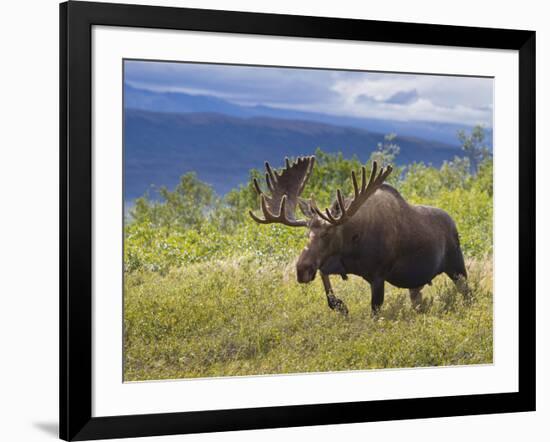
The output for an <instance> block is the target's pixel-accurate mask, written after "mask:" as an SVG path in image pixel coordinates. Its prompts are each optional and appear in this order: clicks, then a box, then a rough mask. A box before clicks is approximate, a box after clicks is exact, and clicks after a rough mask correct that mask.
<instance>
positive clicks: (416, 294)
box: [409, 287, 422, 310]
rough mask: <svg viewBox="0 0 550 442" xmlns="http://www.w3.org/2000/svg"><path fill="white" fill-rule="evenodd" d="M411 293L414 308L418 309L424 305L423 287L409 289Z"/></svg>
mask: <svg viewBox="0 0 550 442" xmlns="http://www.w3.org/2000/svg"><path fill="white" fill-rule="evenodd" d="M409 295H410V297H411V303H412V306H413V308H414V309H415V310H416V309H418V308H419V307H420V306H421V305H422V287H416V288H414V289H409Z"/></svg>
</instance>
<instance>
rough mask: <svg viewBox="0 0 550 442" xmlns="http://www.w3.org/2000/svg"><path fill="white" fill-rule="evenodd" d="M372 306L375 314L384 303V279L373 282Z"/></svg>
mask: <svg viewBox="0 0 550 442" xmlns="http://www.w3.org/2000/svg"><path fill="white" fill-rule="evenodd" d="M370 289H371V308H372V313H373V314H374V315H375V314H377V313H378V312H379V311H380V308H381V307H382V304H384V280H383V279H377V280H374V281H373V282H371V284H370Z"/></svg>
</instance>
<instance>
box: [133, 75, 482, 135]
mask: <svg viewBox="0 0 550 442" xmlns="http://www.w3.org/2000/svg"><path fill="white" fill-rule="evenodd" d="M124 101H125V107H126V108H128V109H141V110H146V111H152V112H170V113H190V112H215V113H220V114H225V115H229V116H232V117H241V118H246V117H269V118H283V119H285V120H305V121H315V122H318V123H327V124H332V125H337V126H349V127H355V128H358V129H365V130H368V131H371V132H378V133H382V134H388V133H396V134H399V135H403V136H413V137H417V138H423V139H426V140H434V141H440V142H442V143H447V144H451V145H456V144H457V137H456V133H457V131H458V130H460V129H462V130H469V129H471V127H469V126H467V125H460V124H452V123H440V122H435V121H395V120H384V119H376V118H354V117H346V116H335V115H330V114H329V113H320V112H301V111H296V110H292V109H281V108H273V107H269V106H242V105H239V104H235V103H232V102H229V101H227V100H222V99H220V98H217V97H213V96H209V95H191V94H185V93H182V92H156V91H149V90H145V89H138V88H135V87H132V86H130V85H128V84H126V85H125V88H124ZM327 112H330V109H327ZM486 133H487V142H488V144H489V145H490V144H491V140H492V129H491V128H487V130H486Z"/></svg>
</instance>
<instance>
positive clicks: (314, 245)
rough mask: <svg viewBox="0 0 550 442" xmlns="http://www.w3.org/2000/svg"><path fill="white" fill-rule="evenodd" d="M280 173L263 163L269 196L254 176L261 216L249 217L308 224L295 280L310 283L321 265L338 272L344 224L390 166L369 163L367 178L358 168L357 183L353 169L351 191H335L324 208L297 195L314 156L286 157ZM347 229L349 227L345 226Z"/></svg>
mask: <svg viewBox="0 0 550 442" xmlns="http://www.w3.org/2000/svg"><path fill="white" fill-rule="evenodd" d="M285 162H286V167H285V168H284V169H283V170H282V172H280V173H279V172H277V171H274V170H273V169H272V168H271V166H270V165H269V163H268V162H266V163H265V168H266V173H265V181H266V184H267V188H268V189H269V191H270V195H266V194H265V193H264V192H263V191H262V189H261V188H260V185H259V183H258V180H257V179H255V178H254V182H253V184H254V188H255V189H256V192H257V193H258V195H259V196H260V207H261V210H262V212H263V215H264V218H263V219H262V218H260V217H258V216H256V215H255V214H254V213H253V212H252V211H250V212H249V213H250V216H251V217H252V219H253V220H254V221H256V222H257V223H260V224H269V223H280V224H284V225H286V226H290V227H307V228H308V229H309V234H308V237H309V241H308V244H307V245H306V247H305V248H304V249H303V251H302V253H301V254H300V256H299V258H298V262H297V264H296V275H297V279H298V282H300V283H308V282H311V281H312V280H313V279H314V278H315V275H316V274H317V271H318V270H319V269H321V268H323V270H324V273H326V274H329V273H337V274H338V273H341V274H342V276H344V273H345V272H343V271H342V272H340V271H338V268H337V267H338V266H339V263H338V260H335V259H334V257H336V256H338V255H339V254H340V253H341V252H342V250H344V249H345V248H346V244H345V243H344V242H345V237H346V236H347V235H345V233H344V232H345V230H346V229H345V226H346V225H348V226H349V225H351V224H353V223H352V220H353V217H354V215H355V214H356V213H357V212H358V211H359V209H360V208H361V206H363V204H365V203H366V202H367V200H368V199H369V197H370V196H371V195H373V194H374V193H375V192H376V190H377V189H378V188H379V187H380V186H381V185H382V184H383V182H384V180H385V179H386V178H387V176H388V175H389V174H390V173H391V171H392V168H391V166H387V167H386V168H382V169H381V170H380V171H378V165H377V164H376V161H374V162H373V164H372V171H371V175H370V178H369V179H368V181H367V178H366V169H365V167H362V168H361V185H359V184H358V182H357V177H356V175H355V172H352V174H351V180H352V184H353V189H354V194H353V196H352V197H350V198H344V196H343V195H342V191H341V190H340V189H337V190H336V201H335V202H334V204H333V205H332V207H331V208H330V209H329V208H326V209H325V210H324V211H322V210H320V209H319V208H318V207H317V204H316V202H315V198H314V196H313V195H312V196H311V198H310V199H309V200H305V199H303V198H301V197H300V195H301V193H302V192H303V190H304V187H305V185H306V183H307V181H308V179H309V177H310V175H311V173H312V171H313V166H314V164H315V157H314V156H309V157H300V158H298V159H297V160H296V161H295V162H293V163H291V162H290V160H289V159H288V158H287V159H286V160H285ZM297 206H298V207H299V208H300V211H301V212H302V213H303V215H304V217H305V219H296V216H295V212H296V207H297ZM348 230H349V229H348Z"/></svg>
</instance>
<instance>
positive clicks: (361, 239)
mask: <svg viewBox="0 0 550 442" xmlns="http://www.w3.org/2000/svg"><path fill="white" fill-rule="evenodd" d="M313 161H314V160H313V157H308V158H306V159H299V160H298V162H297V163H295V164H294V165H293V166H290V164H289V163H288V161H287V169H286V170H291V169H290V168H291V167H294V168H295V169H298V167H297V166H299V165H302V169H304V171H303V174H302V175H300V174H299V173H295V175H296V176H297V178H295V180H296V179H298V178H300V179H301V181H300V179H298V182H299V184H298V185H295V186H294V187H292V186H289V185H288V184H287V183H286V181H288V182H291V181H292V180H291V179H290V178H291V177H290V174H289V176H288V180H285V179H284V178H285V172H286V170H285V171H283V173H282V174H280V175H279V174H275V173H273V171H272V170H271V168H270V167H269V165H268V164H266V169H267V170H268V173H267V174H266V180H267V183H268V187H269V188H270V190H271V191H272V197H269V199H267V197H266V196H265V195H264V194H263V193H262V192H261V190H260V188H259V185H258V183H257V181H255V187H256V190H257V191H258V193H260V195H261V206H262V210H263V212H264V215H265V216H266V218H265V219H264V220H262V219H259V218H258V217H256V216H255V215H254V214H252V213H251V215H252V216H253V218H254V219H255V220H256V221H257V222H261V223H267V222H282V223H284V224H287V225H293V226H307V227H308V228H309V242H308V245H307V246H306V247H305V248H304V250H303V251H302V253H301V254H300V257H299V258H298V261H297V264H296V272H297V279H298V282H300V283H308V282H311V281H312V280H313V279H314V278H315V275H316V274H317V272H318V271H319V273H320V274H321V278H322V280H323V284H324V287H325V292H326V296H327V301H328V304H329V306H330V307H331V308H332V309H335V310H337V311H339V312H341V313H343V314H345V315H347V313H348V311H347V308H346V306H345V304H344V303H343V302H342V301H341V300H340V299H338V298H337V297H336V296H335V295H334V292H333V290H332V287H331V284H330V280H329V275H340V276H341V277H342V278H344V279H347V275H348V274H352V275H357V276H360V277H362V278H364V279H365V280H366V281H368V282H369V283H370V285H371V293H372V297H371V305H372V310H373V312H374V313H376V312H377V311H378V310H379V309H380V307H381V306H382V304H383V302H384V283H385V282H386V281H387V282H389V283H390V284H392V285H394V286H396V287H399V288H406V289H409V291H410V297H411V301H412V303H413V305H415V306H418V305H419V304H420V303H421V300H422V295H421V289H422V287H423V286H424V285H426V284H431V281H432V279H433V278H434V277H436V276H437V275H439V274H441V273H446V274H447V275H448V276H449V277H450V278H451V279H452V280H453V281H454V282H455V283H456V285H457V287H458V289H459V290H460V291H461V292H462V293H463V294H464V295H465V296H467V294H468V288H467V285H466V282H465V281H466V278H467V274H466V269H465V266H464V258H463V255H462V251H461V248H460V242H459V236H458V231H457V228H456V225H455V223H454V221H453V220H452V218H451V217H450V216H449V215H448V214H447V213H446V212H445V211H443V210H441V209H438V208H435V207H428V206H416V205H411V204H409V203H407V202H406V201H405V200H404V199H403V197H402V196H401V195H400V194H399V192H398V191H397V190H396V189H394V188H393V187H392V186H390V185H388V184H384V183H383V181H384V179H385V178H386V177H387V175H389V173H390V172H391V167H388V168H386V169H385V170H382V171H381V172H380V174H379V175H376V173H377V165H376V163H373V168H372V174H371V177H370V179H369V182H368V185H367V182H366V177H365V173H366V172H365V168H363V169H362V183H361V186H360V187H359V185H358V183H357V180H356V177H355V174H353V175H352V181H353V185H354V197H352V198H343V197H342V195H341V192H340V190H338V191H337V199H336V201H335V202H334V203H333V205H332V207H331V208H330V209H326V210H325V212H322V211H321V210H319V209H318V208H317V205H316V204H315V200H314V199H313V198H312V199H311V200H310V201H309V202H307V201H305V200H303V199H301V198H299V194H300V191H301V190H303V187H304V186H305V182H306V181H307V178H308V177H309V174H310V173H311V170H312V168H313ZM304 162H307V167H306V166H304V165H303V163H304ZM278 194H281V195H280V196H278ZM277 199H278V201H277ZM277 204H278V205H279V207H278V208H279V214H278V215H277V216H275V215H273V212H272V209H271V207H273V206H274V207H276V206H277ZM296 205H299V207H300V209H301V211H302V212H303V213H304V215H305V216H306V218H307V221H297V220H295V218H294V208H295V207H296ZM293 206H294V207H293Z"/></svg>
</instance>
